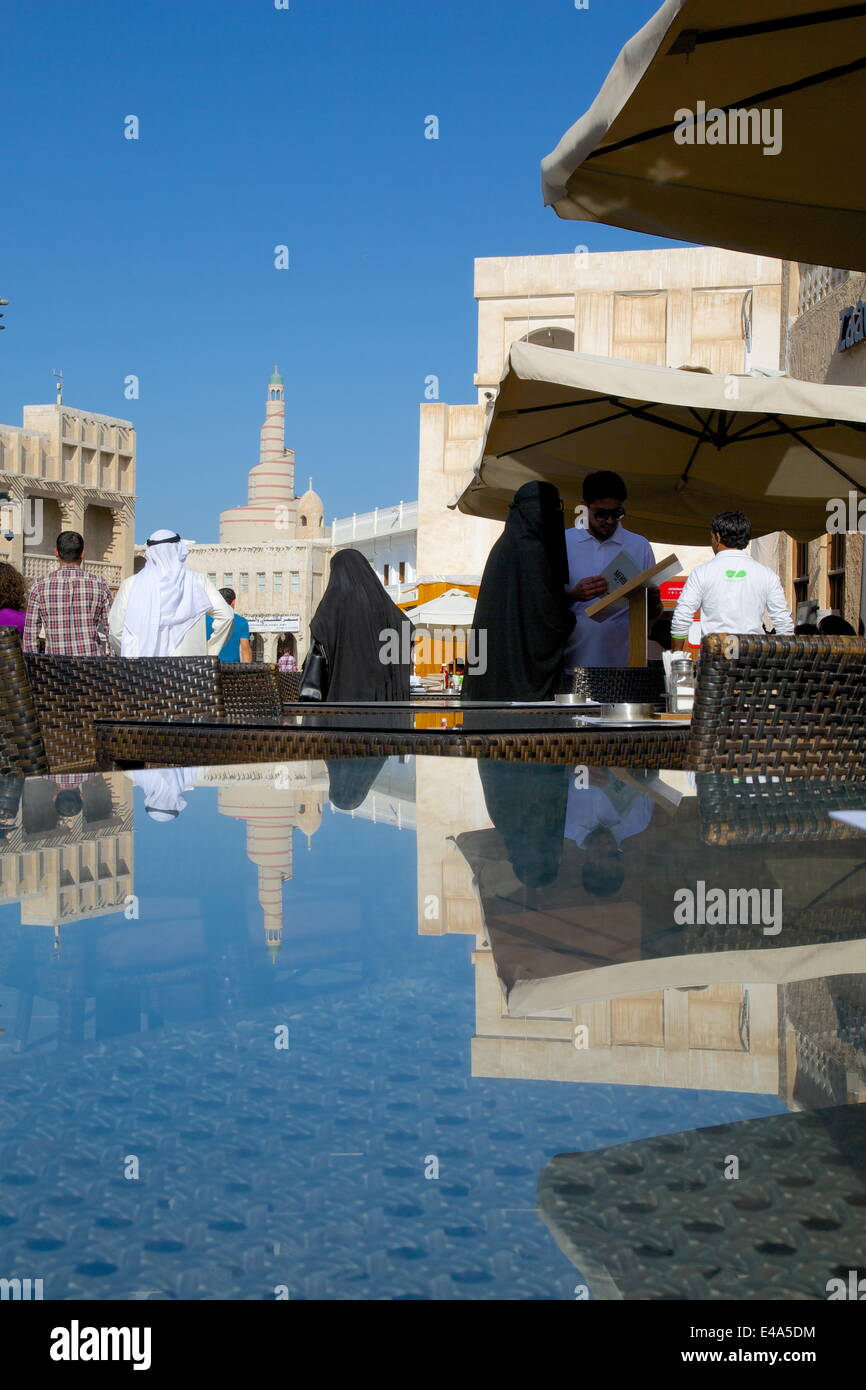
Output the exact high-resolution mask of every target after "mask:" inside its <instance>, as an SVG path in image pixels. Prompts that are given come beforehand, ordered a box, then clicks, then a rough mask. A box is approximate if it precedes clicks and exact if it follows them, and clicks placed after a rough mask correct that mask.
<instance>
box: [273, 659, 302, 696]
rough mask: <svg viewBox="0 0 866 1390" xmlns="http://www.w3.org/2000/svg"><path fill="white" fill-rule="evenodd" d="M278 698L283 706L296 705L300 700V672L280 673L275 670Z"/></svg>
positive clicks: (278, 670)
mask: <svg viewBox="0 0 866 1390" xmlns="http://www.w3.org/2000/svg"><path fill="white" fill-rule="evenodd" d="M277 682H278V684H279V687H280V698H281V700H282V702H283V704H284V705H296V704H297V703H298V701H299V700H300V698H301V673H300V671H281V670H280V669H279V668H277Z"/></svg>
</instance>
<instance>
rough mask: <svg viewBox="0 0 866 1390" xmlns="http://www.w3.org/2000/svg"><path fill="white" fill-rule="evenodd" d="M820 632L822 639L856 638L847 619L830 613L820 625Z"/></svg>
mask: <svg viewBox="0 0 866 1390" xmlns="http://www.w3.org/2000/svg"><path fill="white" fill-rule="evenodd" d="M818 631H819V632H820V633H821V636H822V637H854V636H855V633H854V629H853V627H852V626H851V624H850V623H849V622H847V621H846V620H845V618H841V617H840V616H839V614H838V613H828V614H827V616H826V618H822V619H821V621H820V623H819V624H818Z"/></svg>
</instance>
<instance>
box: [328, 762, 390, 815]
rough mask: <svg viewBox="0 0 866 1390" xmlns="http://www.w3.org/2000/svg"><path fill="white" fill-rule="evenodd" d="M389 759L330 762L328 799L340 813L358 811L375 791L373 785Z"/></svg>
mask: <svg viewBox="0 0 866 1390" xmlns="http://www.w3.org/2000/svg"><path fill="white" fill-rule="evenodd" d="M387 761H388V760H387V758H353V759H351V760H349V759H347V760H345V761H342V762H331V761H328V763H327V768H328V782H329V791H328V799H329V801H330V802H331V803H332V805H334V806H336V807H337V810H338V811H357V809H358V807H359V806H361V805H362V804H363V803H364V802H365V801H366V800H367V797H368V796H369V794H370V792H371V791H372V790H373V783H374V782H375V780H376V778H377V777H378V776H379V773H380V772H381V771H382V768H383V767H384V766H385V763H386V762H387Z"/></svg>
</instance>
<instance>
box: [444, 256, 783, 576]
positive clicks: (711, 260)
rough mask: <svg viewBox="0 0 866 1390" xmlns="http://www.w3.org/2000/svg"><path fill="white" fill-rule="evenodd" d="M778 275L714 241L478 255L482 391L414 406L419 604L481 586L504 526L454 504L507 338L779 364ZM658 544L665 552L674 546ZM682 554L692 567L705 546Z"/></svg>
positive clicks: (715, 365)
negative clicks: (469, 398)
mask: <svg viewBox="0 0 866 1390" xmlns="http://www.w3.org/2000/svg"><path fill="white" fill-rule="evenodd" d="M782 279H783V262H781V261H778V260H774V259H772V258H770V257H767V256H753V255H746V254H743V253H741V252H738V251H726V250H722V249H721V248H719V247H711V246H709V247H708V246H700V247H686V248H672V249H662V250H647V251H611V252H597V253H592V252H589V251H587V250H586V249H585V248H579V249H578V250H577V251H575V253H574V254H572V255H555V256H496V257H487V258H483V259H479V260H476V262H475V298H476V300H477V304H478V353H477V364H476V371H475V377H474V385H475V388H476V392H477V400H476V401H475V402H474V403H471V404H459V405H449V404H446V403H444V402H437V403H430V404H426V403H425V404H423V405H422V406H421V408H420V413H421V418H420V443H419V468H418V555H417V571H418V593H419V601H424V600H426V599H428V598H433V597H435V596H436V595H438V594H439V593H442V592H444V590H445V589H447V588H450V587H452V586H454V585H459V586H460V587H461V588H465V589H468V590H469V591H470V592H473V593H477V586H478V583H479V581H480V577H481V574H482V571H483V568H484V562H485V560H486V557H487V555H488V553H489V551H490V547H491V546H492V544H493V542H494V541H495V540H496V538H497V536H498V535H499V534H500V531H501V525H500V523H499V522H494V521H486V520H481V519H478V518H475V517H470V516H465V515H463V513H461V512H458V511H456V510H454V509H453V507H452V504H453V502H454V501H455V500H456V497H457V496H458V495H459V494H460V493H461V492H462V491H463V489H464V488H465V487H466V485H467V483H468V482H469V481H470V479H471V477H472V471H473V468H474V466H475V464H476V462H477V460H478V458H479V456H480V452H481V447H482V441H483V436H484V427H485V421H486V416H487V411H488V409H489V408H490V406H491V405H492V403H493V401H494V399H495V397H496V393H497V391H498V388H499V381H500V378H501V376H502V372H503V368H504V364H505V361H506V358H507V355H508V352H509V349H510V347H511V345H512V343H515V342H519V341H527V342H532V343H537V344H540V345H542V346H546V347H551V348H559V349H565V350H567V351H574V352H582V353H591V354H594V355H597V356H601V357H616V358H622V359H624V360H626V361H631V362H647V363H651V364H653V365H658V366H669V367H682V366H701V367H707V368H708V369H709V370H711V371H714V372H731V373H737V372H744V371H748V370H749V369H750V368H752V367H764V368H769V369H771V370H778V369H779V368H780V366H781V362H780V356H781V345H782V333H781V326H782V294H783V290H782ZM598 465H599V467H600V468H613V469H616V467H617V460H616V459H612V458H599V461H598ZM656 549H657V552H658V555H659V556H661V555H662V554H663V553H664V554H666V553H668V551H669V549H670V547H666V546H665V545H664V544H663V543H660V544H659V546H658V547H656ZM677 553H678V554H679V557H680V559H681V561H682V562H683V571H684V573H688V571H689V570H690V569H691V568H692V566H693V565H694V564H696V563H698V562H699V561H700V560H703V559H706V558H707V557H708V555H709V550H705V549H704V548H703V547H681V548H680V549H679V550H678V552H677Z"/></svg>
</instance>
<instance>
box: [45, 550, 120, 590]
mask: <svg viewBox="0 0 866 1390" xmlns="http://www.w3.org/2000/svg"><path fill="white" fill-rule="evenodd" d="M82 568H83V569H86V570H88V571H89V573H90V574H95V575H97V576H98V578H100V579H104V580H105V582H106V584H107V585H108V586H109V588H111V589H117V588H119V587H120V583H121V580H122V579H123V571H122V570H121V567H120V565H111V564H108V563H107V562H106V561H105V560H85V561H84V564H83V566H82ZM56 569H57V560H56V559H55V557H54V556H53V555H25V556H24V566H23V572H24V578H25V579H41V578H42V577H43V575H46V574H53V573H54V571H55V570H56Z"/></svg>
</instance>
